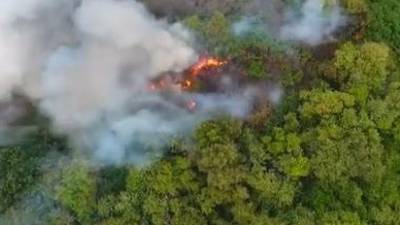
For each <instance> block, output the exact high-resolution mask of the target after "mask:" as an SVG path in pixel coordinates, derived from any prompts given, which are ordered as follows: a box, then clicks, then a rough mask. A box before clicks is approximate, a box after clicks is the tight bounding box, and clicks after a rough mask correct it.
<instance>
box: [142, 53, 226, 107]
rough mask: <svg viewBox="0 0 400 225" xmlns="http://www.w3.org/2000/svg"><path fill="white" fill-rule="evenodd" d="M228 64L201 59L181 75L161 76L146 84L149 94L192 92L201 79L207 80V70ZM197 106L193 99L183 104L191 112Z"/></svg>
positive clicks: (214, 59) (214, 58) (205, 58)
mask: <svg viewBox="0 0 400 225" xmlns="http://www.w3.org/2000/svg"><path fill="white" fill-rule="evenodd" d="M227 63H228V62H227V61H224V60H221V59H218V58H216V57H201V58H200V59H199V61H198V62H197V63H195V64H194V65H192V66H191V67H189V68H188V69H187V70H185V71H184V72H183V73H181V74H174V73H167V74H164V75H161V76H160V77H158V78H157V79H155V80H152V81H151V82H150V83H149V84H148V90H149V91H151V92H164V91H172V92H174V93H176V94H180V93H182V92H185V91H194V87H196V86H197V83H198V82H201V80H202V79H201V78H200V77H203V78H207V77H206V75H208V73H204V72H206V71H208V70H215V69H218V68H221V67H223V66H224V65H226V64H227ZM197 107H198V105H197V102H196V101H195V100H194V99H190V100H189V101H186V102H185V108H186V109H187V110H189V111H191V112H194V111H196V109H197Z"/></svg>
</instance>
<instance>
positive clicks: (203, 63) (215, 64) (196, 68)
mask: <svg viewBox="0 0 400 225" xmlns="http://www.w3.org/2000/svg"><path fill="white" fill-rule="evenodd" d="M225 64H227V62H226V61H223V60H220V59H218V58H215V57H203V58H200V60H199V61H198V62H197V63H196V64H195V65H193V66H192V68H191V75H192V76H197V75H199V74H200V73H201V72H202V71H203V70H205V69H213V68H219V67H221V66H224V65H225Z"/></svg>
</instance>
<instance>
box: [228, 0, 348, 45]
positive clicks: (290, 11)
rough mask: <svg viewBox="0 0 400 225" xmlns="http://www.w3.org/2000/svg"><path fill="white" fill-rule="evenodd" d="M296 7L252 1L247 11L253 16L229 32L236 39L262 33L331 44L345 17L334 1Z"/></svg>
mask: <svg viewBox="0 0 400 225" xmlns="http://www.w3.org/2000/svg"><path fill="white" fill-rule="evenodd" d="M296 3H298V4H290V5H286V6H285V5H283V4H282V1H276V0H266V1H258V0H255V1H252V3H249V8H248V11H249V12H251V15H252V16H251V17H243V18H242V19H241V20H239V21H237V22H236V23H234V24H233V27H232V30H233V32H234V33H235V34H236V35H244V34H247V33H249V32H252V31H254V30H257V29H258V30H259V29H264V30H265V31H266V32H267V33H268V34H270V35H271V36H273V37H275V38H277V39H280V40H284V41H293V42H300V43H305V44H309V45H318V44H320V43H323V42H326V41H330V40H333V38H334V37H333V36H334V32H335V31H337V30H338V29H339V28H340V27H343V26H344V25H345V23H346V16H345V15H344V13H343V10H342V9H341V7H340V6H339V3H338V2H337V1H332V2H331V3H327V1H324V0H302V1H297V2H296ZM260 10H266V12H260ZM254 15H259V16H260V18H257V17H254Z"/></svg>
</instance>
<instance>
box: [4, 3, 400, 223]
mask: <svg viewBox="0 0 400 225" xmlns="http://www.w3.org/2000/svg"><path fill="white" fill-rule="evenodd" d="M342 2H343V4H344V6H345V7H346V8H347V9H348V11H349V12H350V13H352V14H353V15H354V16H355V17H359V18H358V19H359V20H360V21H361V22H360V23H365V24H366V27H367V28H366V30H365V32H366V33H365V35H362V36H363V37H364V38H363V39H362V40H359V39H357V38H356V39H352V38H349V40H340V41H338V43H336V46H337V48H336V49H334V50H333V51H334V52H333V54H332V55H333V57H328V58H326V59H320V58H317V57H316V56H315V55H314V53H313V52H314V51H318V49H317V50H315V49H310V48H308V47H303V48H301V47H298V49H297V50H298V51H297V52H296V54H298V55H299V56H300V59H293V58H292V56H289V55H285V53H284V52H285V51H282V49H285V48H287V46H284V44H282V43H279V42H277V41H274V40H272V39H271V38H269V37H268V36H266V34H263V33H259V32H254V33H250V34H248V35H245V36H239V37H238V36H235V35H233V34H232V31H231V30H230V27H231V26H230V24H231V23H232V20H231V18H230V17H229V15H227V14H222V13H218V12H217V13H214V14H204V15H195V16H191V17H186V18H184V23H185V24H186V25H187V26H189V27H190V28H191V29H193V31H194V32H195V33H196V37H197V38H198V39H199V41H201V42H202V43H203V46H205V48H206V49H208V51H209V52H210V53H212V54H217V55H220V56H223V57H228V58H230V59H231V60H232V61H233V62H234V63H235V65H236V66H237V67H239V68H240V69H243V73H244V74H245V75H246V76H249V77H251V79H271V80H274V82H276V81H277V80H279V82H281V84H282V85H283V86H284V87H285V93H286V96H285V98H284V99H283V101H282V102H281V103H280V104H278V105H275V106H274V107H271V106H269V105H263V106H260V107H258V108H257V109H256V110H255V111H254V112H253V114H252V115H250V116H249V118H247V119H246V120H238V119H232V118H226V117H221V118H214V119H213V120H210V121H207V122H205V123H203V124H200V125H199V126H198V128H197V129H196V131H195V132H194V134H193V135H192V137H191V138H190V140H189V141H180V140H176V141H175V142H173V143H172V144H171V145H170V146H168V151H167V152H166V153H165V155H164V156H162V157H161V158H158V159H157V160H156V161H155V162H154V163H153V164H151V165H150V166H148V167H145V168H135V167H134V166H130V165H124V166H119V167H116V166H114V167H101V168H98V167H96V166H94V165H92V164H91V163H90V162H88V161H86V160H84V159H76V158H84V157H78V156H75V155H73V153H71V152H70V150H69V149H67V148H66V146H65V140H63V139H61V138H55V137H53V136H51V135H50V134H48V133H47V132H46V131H43V129H42V130H40V131H38V132H37V133H38V134H37V135H34V136H32V137H30V138H29V140H28V141H26V142H24V143H21V144H18V145H11V146H6V147H4V148H3V149H1V150H0V215H1V214H3V216H1V217H0V224H7V225H8V224H10V225H20V224H41V225H132V224H143V225H162V224H165V225H202V224H210V225H232V224H234V225H314V224H315V225H397V224H400V147H399V146H400V64H399V62H398V57H399V55H398V52H397V50H398V49H399V48H400V23H399V21H400V13H399V12H400V2H399V1H397V0H379V1H378V0H376V1H375V0H368V1H363V0H343V1H342ZM365 14H367V15H368V16H367V17H365ZM363 19H367V21H362V20H363ZM357 35H358V34H357ZM355 40H357V41H355ZM316 48H317V47H316ZM271 62H272V63H271ZM272 66H273V68H271V67H272ZM273 74H280V77H279V78H278V79H277V78H276V76H271V75H273ZM44 130H47V129H44ZM54 154H55V155H56V156H55V157H54V158H57V159H54V160H53V162H52V163H49V162H47V160H48V158H49V157H50V156H52V155H54ZM75 154H76V153H75ZM41 204H42V205H41ZM43 204H44V205H45V206H43ZM36 211H38V212H36ZM32 212H36V214H35V216H30V215H31V213H32ZM27 218H28V219H27ZM26 221H28V222H26Z"/></svg>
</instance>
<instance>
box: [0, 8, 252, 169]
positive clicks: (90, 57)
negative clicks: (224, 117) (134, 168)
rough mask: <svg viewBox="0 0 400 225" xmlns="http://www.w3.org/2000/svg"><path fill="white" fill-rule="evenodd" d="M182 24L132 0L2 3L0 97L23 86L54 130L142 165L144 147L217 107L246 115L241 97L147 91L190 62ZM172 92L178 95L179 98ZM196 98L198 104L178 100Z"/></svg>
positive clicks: (107, 156)
mask: <svg viewBox="0 0 400 225" xmlns="http://www.w3.org/2000/svg"><path fill="white" fill-rule="evenodd" d="M189 41H190V33H189V32H187V31H186V30H185V29H184V28H183V27H182V26H181V25H179V24H174V25H169V24H167V23H165V22H164V21H160V20H157V19H155V18H154V17H153V16H152V15H151V14H149V13H148V12H147V11H146V9H145V8H144V6H143V5H142V4H140V3H138V2H136V1H131V0H58V1H54V0H3V1H0V101H5V100H9V98H10V96H11V95H12V93H13V92H22V93H23V94H25V95H26V96H28V97H29V98H31V100H32V101H34V102H36V103H37V104H38V106H39V109H40V110H41V111H42V113H44V114H46V115H47V116H48V117H49V118H50V119H51V121H52V124H53V126H54V129H55V130H56V131H57V132H59V133H62V134H67V135H68V136H69V137H70V139H71V141H72V143H73V144H74V145H75V146H76V147H78V148H79V149H87V150H89V153H90V154H91V155H93V156H94V157H95V158H96V159H99V160H101V161H104V162H106V163H125V162H134V163H136V164H145V163H146V162H147V154H149V152H148V151H147V148H160V146H162V145H163V144H164V142H165V141H166V140H168V137H170V136H172V135H178V134H179V133H180V132H185V131H187V130H189V129H191V128H192V127H193V126H194V125H195V124H196V123H197V122H198V121H201V120H204V119H207V118H208V117H209V116H210V115H212V114H213V113H214V112H221V111H222V112H227V113H231V114H232V115H234V116H243V115H245V114H246V113H247V109H248V108H249V107H248V105H249V104H250V103H249V101H247V100H248V98H249V97H248V96H246V94H244V93H243V94H237V95H235V96H232V95H228V94H226V95H222V94H220V95H201V94H198V95H191V94H188V93H187V94H185V93H183V94H182V95H181V96H179V97H176V96H175V97H168V96H163V95H160V94H157V93H152V92H149V91H148V90H147V85H148V83H149V81H150V80H152V79H153V78H155V77H156V76H158V75H159V74H160V73H163V72H166V71H173V72H179V71H181V70H183V69H184V68H187V67H188V66H189V65H190V64H192V63H193V62H194V61H195V60H196V59H197V56H196V53H195V52H194V51H193V49H192V48H191V47H190V46H188V45H187V44H186V43H188V42H189ZM175 98H178V99H175ZM190 99H195V100H196V101H197V102H198V104H199V109H198V110H196V112H195V113H192V112H189V111H188V110H187V109H185V107H182V105H180V104H181V103H182V102H185V101H187V100H190Z"/></svg>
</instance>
